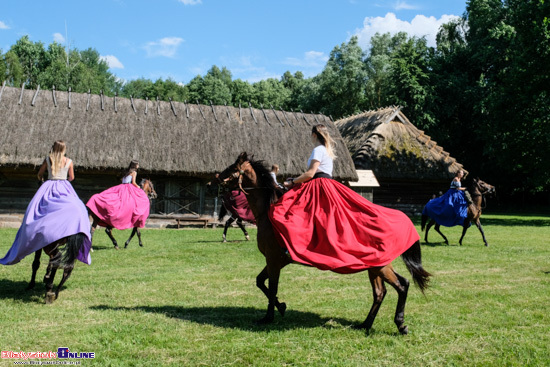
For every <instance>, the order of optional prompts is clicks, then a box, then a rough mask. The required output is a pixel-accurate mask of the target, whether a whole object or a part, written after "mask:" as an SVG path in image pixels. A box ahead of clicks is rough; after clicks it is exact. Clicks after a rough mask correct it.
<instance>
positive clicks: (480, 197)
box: [422, 178, 495, 246]
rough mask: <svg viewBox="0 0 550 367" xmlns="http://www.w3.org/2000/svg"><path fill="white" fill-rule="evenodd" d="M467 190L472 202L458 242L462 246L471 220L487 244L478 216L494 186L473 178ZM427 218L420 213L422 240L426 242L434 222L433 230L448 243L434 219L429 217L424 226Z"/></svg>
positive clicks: (493, 191) (486, 244) (492, 192)
mask: <svg viewBox="0 0 550 367" xmlns="http://www.w3.org/2000/svg"><path fill="white" fill-rule="evenodd" d="M467 190H468V192H469V193H470V196H471V197H472V204H469V205H468V214H467V216H466V219H464V224H463V229H462V236H460V241H458V243H459V244H460V246H462V239H463V238H464V235H465V234H466V231H467V230H468V227H469V226H470V223H472V222H473V223H475V225H476V226H477V228H478V229H479V231H480V232H481V237H483V242H484V243H485V246H489V244H488V243H487V239H486V238H485V232H483V227H482V226H481V222H480V220H479V218H480V217H481V210H482V209H483V208H482V204H483V202H484V201H485V196H486V195H491V194H494V193H495V187H494V186H492V185H489V184H488V183H486V182H484V181H481V180H480V179H478V178H474V179H473V180H472V182H471V184H469V185H468V186H467ZM428 218H429V217H428V216H427V215H425V214H422V230H423V231H424V228H426V232H425V235H424V241H425V242H426V243H428V232H429V231H430V228H431V227H432V226H433V225H434V224H435V227H434V228H435V231H436V232H437V233H439V234H440V235H441V237H443V239H444V240H445V243H446V244H447V245H448V244H449V240H447V237H445V235H444V234H443V233H441V231H440V230H439V228H440V225H439V224H438V223H436V221H435V220H434V219H432V218H430V222H429V223H428V225H427V226H426V222H427V220H428Z"/></svg>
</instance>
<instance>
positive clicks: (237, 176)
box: [219, 153, 430, 334]
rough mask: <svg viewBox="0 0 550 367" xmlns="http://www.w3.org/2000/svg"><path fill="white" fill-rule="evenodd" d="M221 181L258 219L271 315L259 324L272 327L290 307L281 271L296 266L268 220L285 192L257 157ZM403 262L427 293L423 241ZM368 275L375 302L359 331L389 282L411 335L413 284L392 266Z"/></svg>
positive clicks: (261, 280)
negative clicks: (283, 297)
mask: <svg viewBox="0 0 550 367" xmlns="http://www.w3.org/2000/svg"><path fill="white" fill-rule="evenodd" d="M219 179H220V181H221V182H224V181H225V182H232V183H233V184H234V185H235V186H237V185H238V187H239V188H240V189H241V190H242V191H243V192H244V193H245V194H246V195H247V200H248V203H249V205H250V208H251V209H252V212H253V213H254V216H255V217H256V225H257V228H258V234H257V240H258V249H259V250H260V252H261V253H262V254H263V255H264V256H265V259H266V266H265V267H264V269H263V270H262V271H261V272H260V274H258V276H257V277H256V285H257V286H258V288H260V289H261V291H262V292H263V293H264V294H265V295H266V297H267V299H268V300H269V304H268V307H267V313H266V315H265V317H263V318H262V319H261V320H259V321H258V322H259V323H262V324H264V323H271V322H272V321H273V320H274V317H275V308H277V310H278V311H279V313H280V314H281V316H284V314H285V310H286V304H285V303H284V302H279V300H278V299H277V291H278V287H279V276H280V273H281V269H282V268H284V267H285V266H286V265H288V264H290V263H291V262H292V260H291V259H290V258H289V257H288V256H287V254H286V253H285V251H284V250H283V249H282V248H281V247H280V246H279V243H278V242H277V239H276V237H275V233H274V230H273V227H272V225H271V221H270V220H269V217H268V211H269V208H270V205H271V204H272V203H274V202H275V201H276V200H277V198H278V197H279V196H280V195H282V191H281V190H280V189H279V188H278V187H277V186H276V185H275V182H274V181H273V179H272V178H271V176H270V174H269V171H268V169H267V167H265V166H264V164H263V162H261V161H254V160H253V157H248V156H247V154H246V153H241V154H240V155H239V157H238V158H237V160H236V161H235V163H233V164H232V165H230V166H229V167H227V168H226V169H225V170H224V171H223V172H222V173H221V174H220V175H219ZM228 179H229V180H228ZM402 258H403V260H404V262H405V264H406V266H407V269H408V270H409V271H410V272H411V274H412V276H413V280H414V281H415V283H416V284H417V285H418V286H419V287H420V289H421V290H422V291H424V289H426V287H427V286H428V280H429V276H430V274H429V273H428V272H426V271H425V270H424V269H423V268H422V261H421V255H420V243H419V241H417V242H416V243H415V244H414V245H413V246H412V247H410V248H409V249H408V250H407V251H406V252H405V253H404V254H403V255H402ZM368 272H369V278H370V282H371V285H372V290H373V296H374V302H373V305H372V307H371V309H370V312H369V314H368V316H367V318H366V319H365V321H363V322H362V323H361V324H359V325H357V326H356V327H357V328H360V329H365V330H366V331H367V332H368V331H369V330H370V328H371V326H372V324H373V322H374V319H375V317H376V314H377V312H378V309H379V308H380V305H381V304H382V301H383V299H384V296H385V295H386V287H385V285H384V282H386V283H388V284H390V285H391V286H392V287H393V288H394V289H395V290H396V291H397V293H398V295H399V298H398V301H397V309H396V311H395V318H394V322H395V324H396V325H397V328H398V330H399V332H400V333H401V334H407V333H408V327H407V326H406V325H405V324H404V312H405V303H406V300H407V292H408V289H409V281H408V280H407V279H406V278H404V277H403V276H401V275H399V274H397V273H396V272H395V271H394V269H393V267H392V265H391V263H390V264H388V265H386V266H383V267H373V268H369V269H368ZM266 280H268V286H267V287H266V285H265V282H266Z"/></svg>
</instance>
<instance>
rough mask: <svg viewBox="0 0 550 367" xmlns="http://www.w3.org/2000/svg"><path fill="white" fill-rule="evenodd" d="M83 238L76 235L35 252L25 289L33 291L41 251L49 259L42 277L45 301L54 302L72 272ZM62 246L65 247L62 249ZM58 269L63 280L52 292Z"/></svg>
mask: <svg viewBox="0 0 550 367" xmlns="http://www.w3.org/2000/svg"><path fill="white" fill-rule="evenodd" d="M85 238H86V235H84V234H83V233H77V234H74V235H72V236H69V237H65V238H62V239H60V240H58V241H55V242H52V243H50V244H49V245H47V246H45V247H43V248H41V249H40V250H37V251H35V253H34V260H33V262H32V276H31V281H30V282H29V285H28V286H27V289H33V288H34V286H35V284H36V272H37V271H38V268H39V267H40V256H41V255H42V250H44V252H45V253H46V255H48V256H49V257H50V261H49V263H48V268H47V269H46V275H45V276H44V283H46V295H45V301H46V303H48V304H49V303H52V302H53V301H55V300H56V299H57V297H58V296H59V291H60V290H61V287H62V286H63V284H65V282H66V281H67V279H68V278H69V276H70V275H71V273H72V271H73V268H74V262H75V259H76V257H77V255H78V253H79V251H80V248H81V246H82V245H83V243H84V240H85ZM63 245H66V246H65V247H63ZM58 268H63V278H62V279H61V282H59V285H58V286H57V288H56V290H55V292H52V289H53V280H54V278H55V273H56V272H57V269H58Z"/></svg>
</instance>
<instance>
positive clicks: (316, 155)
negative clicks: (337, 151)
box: [307, 145, 332, 176]
mask: <svg viewBox="0 0 550 367" xmlns="http://www.w3.org/2000/svg"><path fill="white" fill-rule="evenodd" d="M312 160H316V161H319V162H320V164H319V168H317V171H316V172H315V173H317V172H324V173H328V174H329V175H331V176H332V157H331V156H330V155H329V154H328V151H327V148H326V147H325V146H324V145H317V146H316V147H315V148H313V152H311V156H310V157H309V159H308V160H307V167H308V168H309V166H310V165H311V161H312Z"/></svg>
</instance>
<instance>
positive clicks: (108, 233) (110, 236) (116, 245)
mask: <svg viewBox="0 0 550 367" xmlns="http://www.w3.org/2000/svg"><path fill="white" fill-rule="evenodd" d="M112 230H113V228H112V227H107V228H105V233H107V236H109V238H110V239H111V241H112V242H113V245H114V246H115V249H116V250H118V243H117V242H116V240H115V238H114V237H113V234H112V233H111V231H112Z"/></svg>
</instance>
